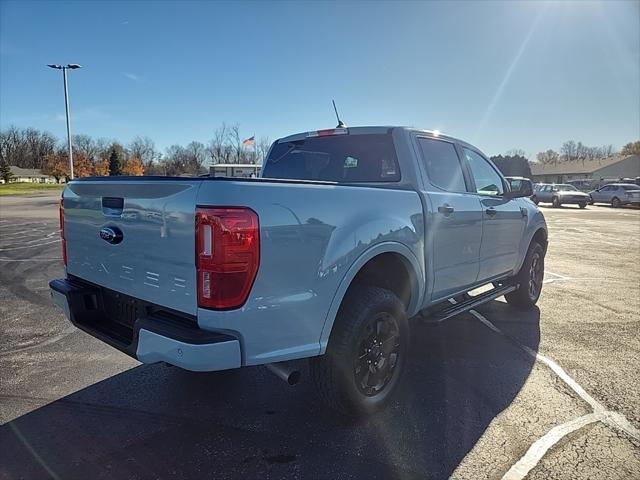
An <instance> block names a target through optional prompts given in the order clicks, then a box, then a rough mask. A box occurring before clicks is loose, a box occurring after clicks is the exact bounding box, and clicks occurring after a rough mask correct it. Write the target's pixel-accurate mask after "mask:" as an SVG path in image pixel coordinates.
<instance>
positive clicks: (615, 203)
mask: <svg viewBox="0 0 640 480" xmlns="http://www.w3.org/2000/svg"><path fill="white" fill-rule="evenodd" d="M620 205H622V203H621V202H620V199H619V198H618V197H613V198H612V199H611V206H612V207H613V208H618V207H620Z"/></svg>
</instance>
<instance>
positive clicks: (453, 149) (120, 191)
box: [50, 127, 547, 414]
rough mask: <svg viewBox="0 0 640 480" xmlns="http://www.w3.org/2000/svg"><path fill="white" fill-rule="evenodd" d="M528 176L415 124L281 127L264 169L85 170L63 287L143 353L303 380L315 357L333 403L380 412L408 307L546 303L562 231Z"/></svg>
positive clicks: (81, 319)
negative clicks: (552, 239) (513, 174)
mask: <svg viewBox="0 0 640 480" xmlns="http://www.w3.org/2000/svg"><path fill="white" fill-rule="evenodd" d="M523 185H524V187H523V188H522V189H518V188H519V187H516V188H514V189H512V188H511V186H510V185H509V183H508V182H507V181H506V180H505V178H504V177H503V176H502V175H501V174H500V172H499V171H498V170H497V169H496V167H495V166H494V165H493V164H492V162H490V161H489V160H488V159H487V158H486V156H484V155H483V154H482V153H481V152H480V151H479V150H478V149H477V148H475V147H473V146H472V145H469V144H468V143H465V142H462V141H460V140H457V139H455V138H451V137H448V136H445V135H442V134H439V133H438V132H433V131H426V130H418V129H414V128H404V127H357V128H336V129H330V130H319V131H312V132H307V133H301V134H296V135H292V136H289V137H286V138H282V139H279V140H277V141H276V142H275V143H274V144H273V145H272V146H271V149H270V151H269V153H268V155H267V158H266V159H265V161H264V166H263V168H262V172H261V178H252V179H238V178H219V177H217V178H214V177H197V178H183V177H180V178H176V177H95V178H84V179H79V180H74V181H71V182H70V183H69V184H68V185H67V186H66V188H65V189H64V192H63V194H62V200H61V202H60V229H61V236H62V251H63V259H64V263H65V266H66V276H65V278H63V279H58V280H53V281H51V283H50V287H51V294H52V297H53V301H54V302H55V303H56V304H57V305H58V306H60V307H61V308H62V309H63V310H64V312H65V314H66V315H67V317H68V318H69V319H70V321H71V322H73V324H74V325H76V326H77V327H78V328H80V329H81V330H84V331H85V332H88V333H89V334H91V335H93V336H94V337H96V338H98V339H100V340H102V341H104V342H106V343H108V344H109V345H111V346H113V347H115V348H117V349H119V350H121V351H122V352H125V353H126V354H129V355H131V356H132V357H134V358H137V359H138V360H139V361H141V362H144V363H154V362H166V363H169V364H172V365H175V366H178V367H181V368H183V369H187V370H194V371H213V370H224V369H232V368H239V367H244V366H251V365H267V366H268V367H269V368H271V369H272V370H273V371H274V372H276V373H279V374H281V376H283V377H284V378H287V379H289V381H291V382H293V381H294V380H292V379H293V375H292V371H291V367H290V365H291V364H292V362H289V361H291V360H295V359H301V358H309V361H310V367H309V372H310V377H311V378H312V379H313V381H314V383H315V384H316V385H317V388H318V391H319V394H320V396H321V397H322V398H323V399H324V400H325V401H326V402H327V403H328V404H329V405H330V406H332V407H334V408H335V409H337V410H339V411H342V412H345V413H348V414H360V413H371V412H374V411H376V410H378V409H380V408H381V407H382V406H383V405H385V404H386V403H387V402H388V401H389V399H390V398H391V395H392V394H393V392H394V390H395V389H396V387H397V385H398V382H399V379H400V377H401V374H402V371H403V369H404V368H405V366H406V363H407V346H408V337H409V335H410V324H409V321H408V319H411V318H423V319H427V320H431V321H440V320H443V319H446V318H450V317H452V316H454V315H457V314H459V313H462V312H464V311H467V310H469V309H471V308H474V307H476V306H478V305H480V304H482V303H484V302H487V301H489V300H493V299H495V298H497V297H499V296H503V295H504V296H505V297H506V300H507V302H508V303H509V304H512V305H514V306H516V307H519V308H526V307H530V306H532V305H534V304H535V303H536V301H537V300H538V297H539V295H540V290H541V288H542V280H543V274H544V257H545V253H546V248H547V228H546V225H545V220H544V217H543V215H542V213H541V212H540V211H539V210H538V208H537V207H536V206H535V205H534V204H533V202H531V201H530V199H529V198H527V197H529V196H530V195H531V194H532V192H531V187H530V184H528V183H527V182H525V183H524V184H523ZM484 285H487V286H489V287H491V288H489V289H488V290H486V291H485V292H484V293H481V294H476V295H468V294H467V293H468V292H470V291H472V290H474V289H476V288H477V287H480V286H484ZM454 298H455V299H456V300H457V301H447V300H448V299H454ZM293 363H295V362H293ZM293 373H295V372H293Z"/></svg>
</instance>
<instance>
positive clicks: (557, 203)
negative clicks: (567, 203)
mask: <svg viewBox="0 0 640 480" xmlns="http://www.w3.org/2000/svg"><path fill="white" fill-rule="evenodd" d="M551 205H553V206H554V207H555V208H559V207H561V206H562V203H561V202H560V199H559V198H558V197H553V198H552V199H551Z"/></svg>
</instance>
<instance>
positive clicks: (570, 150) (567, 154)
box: [560, 140, 577, 160]
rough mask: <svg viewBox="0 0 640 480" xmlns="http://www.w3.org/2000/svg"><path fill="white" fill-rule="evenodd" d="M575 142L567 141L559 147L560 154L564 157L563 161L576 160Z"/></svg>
mask: <svg viewBox="0 0 640 480" xmlns="http://www.w3.org/2000/svg"><path fill="white" fill-rule="evenodd" d="M576 147H577V146H576V142H574V141H573V140H568V141H566V142H564V143H563V144H562V147H560V153H561V154H562V156H563V157H564V160H573V159H574V158H576Z"/></svg>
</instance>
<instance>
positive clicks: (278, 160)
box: [262, 133, 400, 183]
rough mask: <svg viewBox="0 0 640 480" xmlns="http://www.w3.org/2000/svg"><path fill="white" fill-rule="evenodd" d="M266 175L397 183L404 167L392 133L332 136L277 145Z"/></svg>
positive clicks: (289, 177)
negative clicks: (400, 161) (398, 157)
mask: <svg viewBox="0 0 640 480" xmlns="http://www.w3.org/2000/svg"><path fill="white" fill-rule="evenodd" d="M262 176H263V177H265V178H283V179H289V180H319V181H328V182H338V183H359V182H397V181H399V180H400V168H399V167H398V159H397V156H396V149H395V145H394V143H393V138H392V137H391V134H390V133H384V134H360V135H357V134H356V135H328V136H322V137H310V138H306V139H304V140H295V141H291V142H278V143H276V144H274V146H273V148H272V149H271V152H270V153H269V158H267V160H266V163H265V166H264V169H263V172H262Z"/></svg>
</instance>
